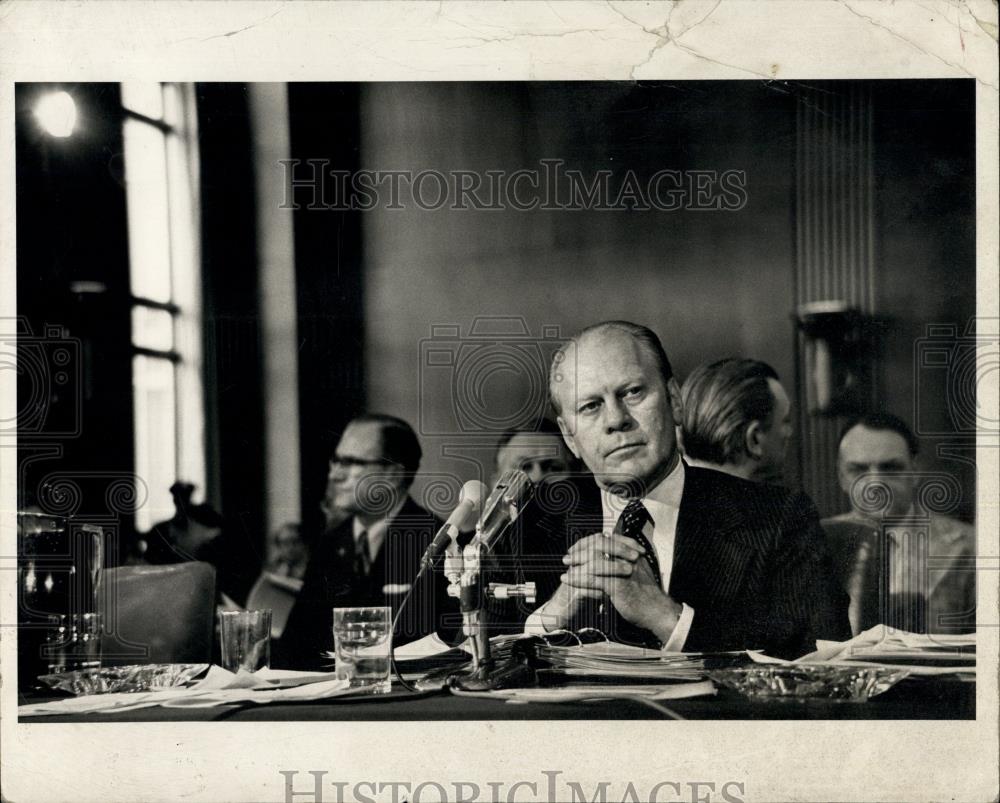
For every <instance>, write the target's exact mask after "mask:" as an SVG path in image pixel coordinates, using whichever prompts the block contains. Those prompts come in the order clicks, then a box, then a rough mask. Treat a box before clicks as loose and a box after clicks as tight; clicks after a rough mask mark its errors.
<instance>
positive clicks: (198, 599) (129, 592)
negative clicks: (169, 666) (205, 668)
mask: <svg viewBox="0 0 1000 803" xmlns="http://www.w3.org/2000/svg"><path fill="white" fill-rule="evenodd" d="M97 598H98V600H99V604H100V609H101V611H102V612H103V614H104V630H105V633H104V636H103V637H102V639H101V650H102V661H103V663H104V665H105V666H123V665H128V664H161V663H164V664H165V663H208V662H209V661H210V660H211V656H212V636H213V633H214V621H215V568H214V567H213V566H212V565H210V564H208V563H201V562H195V561H191V562H187V563H174V564H169V565H166V566H122V567H119V568H115V569H108V570H107V571H105V572H104V573H103V574H102V576H101V579H100V580H99V582H98V590H97Z"/></svg>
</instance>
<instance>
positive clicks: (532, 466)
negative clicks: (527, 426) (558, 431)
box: [497, 432, 569, 482]
mask: <svg viewBox="0 0 1000 803" xmlns="http://www.w3.org/2000/svg"><path fill="white" fill-rule="evenodd" d="M513 469H520V470H521V471H523V472H524V473H525V474H527V475H528V479H530V480H531V481H532V482H541V481H542V480H543V479H545V478H546V477H547V476H549V475H550V474H562V473H565V472H567V471H568V470H569V455H568V454H567V453H566V445H565V444H564V443H563V439H562V438H561V437H560V436H559V435H553V434H550V433H548V432H544V433H536V432H519V433H518V434H517V435H515V436H514V437H513V438H511V439H510V440H509V441H507V443H505V444H504V445H503V446H501V447H500V449H499V451H498V452H497V476H499V475H500V474H503V473H504V472H505V471H511V470H513Z"/></svg>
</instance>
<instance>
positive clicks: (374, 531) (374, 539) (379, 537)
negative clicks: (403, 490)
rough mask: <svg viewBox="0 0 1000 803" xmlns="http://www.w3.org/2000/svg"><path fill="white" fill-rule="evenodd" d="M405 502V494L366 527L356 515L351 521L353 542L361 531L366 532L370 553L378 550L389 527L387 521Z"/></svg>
mask: <svg viewBox="0 0 1000 803" xmlns="http://www.w3.org/2000/svg"><path fill="white" fill-rule="evenodd" d="M405 504H406V495H405V494H404V495H403V497H402V498H401V499H400V500H399V501H398V502H396V504H395V505H393V507H392V509H391V510H389V512H388V513H386V514H385V516H383V517H382V518H380V519H379V520H378V521H376V522H374V523H372V524H370V525H368V527H367V528H366V527H365V525H364V524H362V523H361V519H359V518H358V517H357V516H355V517H354V519H353V520H352V521H351V527H352V528H353V529H352V532H353V533H354V543H357V542H358V539H359V538H360V537H361V533H363V532H367V533H368V545H369V548H370V549H371V553H372V555H374V554H375V553H376V552H377V551H378V547H379V546H380V545H381V544H382V541H383V540H385V533H386V531H387V530H388V529H389V522H390V521H392V520H393V519H394V518H396V516H397V515H398V514H399V511H400V510H402V509H403V505H405Z"/></svg>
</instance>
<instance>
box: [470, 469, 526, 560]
mask: <svg viewBox="0 0 1000 803" xmlns="http://www.w3.org/2000/svg"><path fill="white" fill-rule="evenodd" d="M534 492H535V487H534V485H533V484H532V482H531V480H530V479H529V478H528V475H527V474H525V473H524V472H523V471H521V470H519V469H513V470H511V471H505V472H504V473H503V474H501V475H500V479H499V480H497V483H496V485H494V486H493V491H492V493H490V495H489V498H488V499H487V500H486V503H485V504H484V505H483V512H482V514H481V515H480V516H479V521H478V522H477V523H476V532H477V538H478V539H479V540H480V542H481V543H483V544H484V545H486V546H487V547H489V546H490V544H491V543H492V541H493V539H494V538H495V537H496V536H497V535H498V534H499V533H500V532H502V531H503V530H504V528H505V527H506V526H507V525H508V524H510V523H511V522H512V521H514V519H516V518H517V516H518V513H519V512H520V510H521V508H523V507H524V505H526V504H527V503H528V501H529V500H530V499H531V497H532V495H533V494H534Z"/></svg>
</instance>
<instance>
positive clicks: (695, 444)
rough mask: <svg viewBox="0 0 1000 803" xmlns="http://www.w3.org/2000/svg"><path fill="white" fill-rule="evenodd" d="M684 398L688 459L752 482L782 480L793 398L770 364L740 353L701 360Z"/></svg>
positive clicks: (684, 438) (684, 442)
mask: <svg viewBox="0 0 1000 803" xmlns="http://www.w3.org/2000/svg"><path fill="white" fill-rule="evenodd" d="M681 402H682V404H683V406H684V414H683V417H682V419H681V440H682V448H683V451H684V457H685V459H686V460H687V461H688V463H690V464H691V465H693V466H700V467H702V468H710V469H714V470H716V471H722V472H725V473H726V474H732V475H733V476H736V477H742V478H743V479H745V480H751V481H752V482H774V483H780V482H781V481H782V479H783V477H784V470H785V450H786V449H787V447H788V441H789V439H790V438H791V435H792V424H791V403H790V402H789V400H788V394H787V393H786V392H785V389H784V388H783V387H782V385H781V382H780V381H779V379H778V374H777V372H776V371H775V370H774V369H773V368H772V367H771V366H770V365H768V364H767V363H764V362H760V361H759V360H750V359H740V358H736V357H730V358H727V359H724V360H718V361H716V362H712V363H705V364H703V365H699V366H698V367H697V368H695V369H694V370H693V371H692V372H691V374H690V375H689V376H688V378H687V380H685V382H684V385H683V387H682V388H681Z"/></svg>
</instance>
